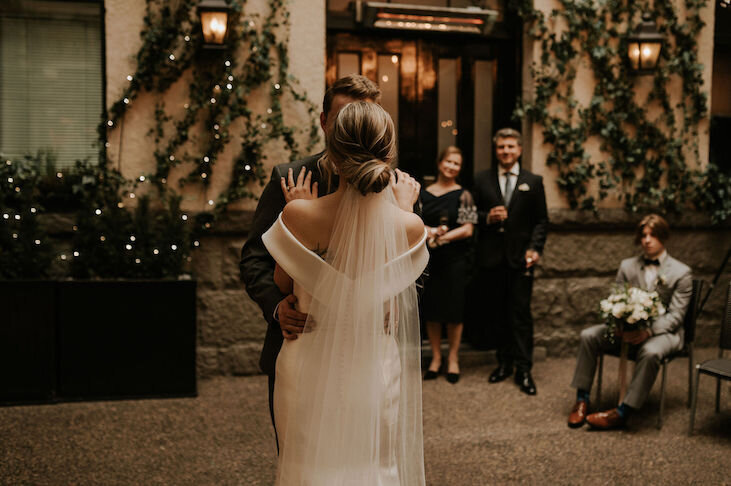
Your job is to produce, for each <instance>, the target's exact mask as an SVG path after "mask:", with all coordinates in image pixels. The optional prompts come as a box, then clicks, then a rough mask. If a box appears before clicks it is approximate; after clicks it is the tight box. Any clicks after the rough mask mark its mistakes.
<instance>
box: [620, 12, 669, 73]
mask: <svg viewBox="0 0 731 486" xmlns="http://www.w3.org/2000/svg"><path fill="white" fill-rule="evenodd" d="M664 41H665V36H664V35H662V34H661V33H660V32H658V30H657V26H656V25H655V22H653V20H652V16H651V15H650V13H649V12H645V13H644V14H642V23H641V24H640V25H639V26H638V27H637V28H636V29H635V30H634V31H633V32H632V33H630V34H629V35H628V36H627V55H628V57H629V61H630V65H631V66H632V70H633V71H635V72H636V73H639V74H649V73H652V72H653V71H654V70H655V68H656V67H657V62H658V60H659V59H660V51H661V50H662V44H663V42H664Z"/></svg>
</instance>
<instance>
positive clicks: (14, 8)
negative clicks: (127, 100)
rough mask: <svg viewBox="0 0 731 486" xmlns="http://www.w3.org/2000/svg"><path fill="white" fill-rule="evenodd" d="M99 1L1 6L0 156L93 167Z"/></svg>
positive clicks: (21, 0)
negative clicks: (41, 155) (32, 157)
mask: <svg viewBox="0 0 731 486" xmlns="http://www.w3.org/2000/svg"><path fill="white" fill-rule="evenodd" d="M102 9H103V6H102V4H101V3H100V2H90V1H86V2H68V1H48V0H44V1H40V0H2V1H0V154H2V156H3V157H5V158H20V157H23V156H25V155H35V154H37V153H39V152H45V153H47V154H51V156H52V158H53V160H55V164H56V167H57V168H64V167H70V166H72V165H73V164H74V163H75V161H76V160H83V159H89V160H91V161H97V160H98V147H97V146H96V142H97V139H98V135H97V127H98V125H99V122H100V121H101V115H102V110H103V98H102V97H103V73H102V69H103V59H102V48H103V42H102V35H103V29H102V21H103V16H102Z"/></svg>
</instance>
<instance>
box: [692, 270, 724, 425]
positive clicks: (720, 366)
mask: <svg viewBox="0 0 731 486" xmlns="http://www.w3.org/2000/svg"><path fill="white" fill-rule="evenodd" d="M727 349H731V282H730V283H729V286H728V292H727V293H726V313H725V314H724V316H723V321H722V323H721V338H720V340H719V345H718V358H716V359H709V360H706V361H704V362H703V363H699V364H697V365H695V389H694V392H693V405H692V406H691V408H690V425H689V427H688V435H691V434H693V425H694V422H695V406H696V403H697V401H698V380H699V379H700V377H701V373H703V374H704V375H710V376H715V377H716V413H718V412H719V411H720V409H721V378H723V379H724V380H731V359H730V358H724V357H723V352H724V351H725V350H727Z"/></svg>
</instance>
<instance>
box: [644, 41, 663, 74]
mask: <svg viewBox="0 0 731 486" xmlns="http://www.w3.org/2000/svg"><path fill="white" fill-rule="evenodd" d="M661 46H662V44H660V43H659V42H643V43H642V44H641V45H640V60H641V62H640V65H641V66H642V69H655V66H657V59H658V57H660V47H661Z"/></svg>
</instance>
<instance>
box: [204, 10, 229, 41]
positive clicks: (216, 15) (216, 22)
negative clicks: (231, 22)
mask: <svg viewBox="0 0 731 486" xmlns="http://www.w3.org/2000/svg"><path fill="white" fill-rule="evenodd" d="M227 24H228V14H227V13H226V12H201V26H202V27H203V40H204V41H205V42H206V44H216V45H221V44H223V41H224V39H225V38H226V30H227Z"/></svg>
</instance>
